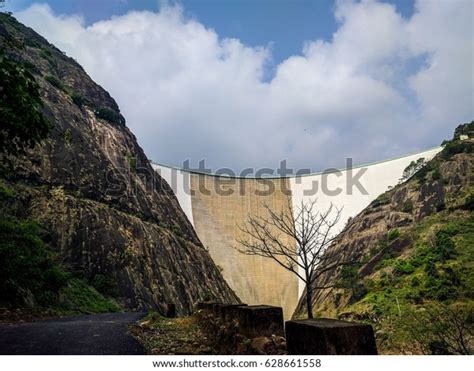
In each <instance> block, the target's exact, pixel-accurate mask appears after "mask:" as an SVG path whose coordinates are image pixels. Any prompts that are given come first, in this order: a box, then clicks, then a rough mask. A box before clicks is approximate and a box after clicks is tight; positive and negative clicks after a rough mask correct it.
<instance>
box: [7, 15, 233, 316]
mask: <svg viewBox="0 0 474 371" xmlns="http://www.w3.org/2000/svg"><path fill="white" fill-rule="evenodd" d="M0 49H1V50H4V51H5V53H6V54H7V55H8V56H9V58H12V59H14V60H16V61H17V62H18V63H20V64H22V65H23V66H25V68H27V69H29V70H30V72H31V73H32V74H33V75H34V77H35V79H36V81H37V83H38V84H39V88H40V94H41V97H42V100H43V102H44V108H43V113H44V115H45V116H46V117H47V119H48V120H49V121H50V122H51V123H52V125H53V128H52V130H51V132H50V134H49V136H48V138H47V139H46V140H45V141H43V143H42V144H41V145H40V146H36V147H35V148H34V150H30V151H29V152H28V154H27V156H23V157H18V158H14V159H12V161H13V167H14V171H10V172H8V171H3V174H2V178H3V179H4V180H3V182H4V186H5V187H7V188H9V189H11V190H12V192H14V194H15V197H13V198H12V197H10V198H8V201H5V202H3V203H2V206H1V207H2V211H3V212H4V213H9V214H11V215H14V216H15V217H21V218H29V219H32V220H34V221H37V222H39V223H40V224H41V225H42V226H43V227H44V229H45V231H46V234H47V241H48V244H49V246H50V247H51V248H52V250H54V251H55V252H57V253H58V254H59V256H60V260H61V263H62V265H63V266H64V267H65V268H66V269H67V270H68V271H70V272H73V273H74V274H75V275H79V276H81V277H85V279H87V280H88V281H90V282H93V281H94V280H95V279H96V278H97V277H99V278H104V277H105V280H106V281H107V282H110V283H111V285H113V286H114V292H115V296H116V298H117V299H118V300H119V301H120V302H121V303H122V304H123V305H124V306H125V307H127V308H147V307H153V308H155V309H158V310H164V307H165V304H166V303H175V304H176V308H177V312H178V313H179V314H184V313H188V312H190V311H191V309H192V306H193V305H194V303H195V302H197V301H198V300H202V299H203V298H205V297H208V296H213V297H215V298H216V299H219V300H221V301H228V302H236V301H237V300H238V299H237V298H236V296H235V294H234V293H233V292H232V290H231V289H230V288H229V287H228V285H227V284H226V283H225V281H224V280H223V278H222V276H221V274H220V272H219V270H218V269H217V268H216V266H215V265H214V263H213V262H212V260H211V258H210V256H209V254H208V252H207V251H206V250H205V249H204V247H203V246H202V244H201V242H200V241H199V239H198V238H197V236H196V234H195V232H194V230H193V228H192V226H191V224H190V223H189V221H188V220H187V218H186V216H185V215H184V213H183V212H182V210H181V209H180V207H179V204H178V202H177V199H176V198H175V196H174V195H173V192H172V191H171V189H170V188H169V186H168V185H167V184H166V182H164V181H163V180H162V179H161V178H160V177H159V176H158V175H157V174H156V173H155V172H154V171H153V169H152V168H151V166H150V164H149V161H148V159H147V158H146V156H145V154H144V153H143V150H142V149H141V148H140V146H139V145H138V143H137V141H136V138H135V136H134V135H133V134H132V133H131V132H130V130H129V129H128V128H127V127H126V126H125V120H124V118H123V117H122V115H121V114H120V111H119V109H118V106H117V104H116V103H115V101H114V100H113V99H112V98H111V97H110V95H109V94H108V93H107V92H106V91H105V90H104V89H102V88H101V87H100V86H98V85H97V84H95V83H94V82H93V81H92V80H91V78H90V77H89V76H88V75H87V74H86V73H85V72H84V70H83V69H82V67H81V66H79V65H78V64H77V63H76V62H75V61H74V60H73V59H71V58H68V57H66V56H65V55H64V54H63V53H62V52H61V51H59V50H58V49H57V48H55V47H54V46H52V45H51V44H49V43H48V42H47V41H46V40H45V39H44V38H42V37H41V36H39V35H38V34H37V33H35V32H34V31H33V30H31V29H29V28H27V27H25V26H23V25H22V24H20V23H18V22H17V21H16V20H15V19H14V18H13V17H12V16H10V15H7V14H1V13H0Z"/></svg>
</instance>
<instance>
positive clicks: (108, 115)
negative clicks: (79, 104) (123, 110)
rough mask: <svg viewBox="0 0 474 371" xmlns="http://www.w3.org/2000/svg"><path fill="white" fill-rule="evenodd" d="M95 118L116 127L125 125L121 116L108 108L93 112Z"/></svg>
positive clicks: (100, 108) (97, 109)
mask: <svg viewBox="0 0 474 371" xmlns="http://www.w3.org/2000/svg"><path fill="white" fill-rule="evenodd" d="M94 113H95V115H96V117H97V118H99V119H102V120H105V121H108V122H110V123H111V124H116V125H125V120H124V118H123V117H122V115H121V114H120V113H118V112H116V111H114V110H112V109H110V108H107V107H99V108H96V109H95V110H94Z"/></svg>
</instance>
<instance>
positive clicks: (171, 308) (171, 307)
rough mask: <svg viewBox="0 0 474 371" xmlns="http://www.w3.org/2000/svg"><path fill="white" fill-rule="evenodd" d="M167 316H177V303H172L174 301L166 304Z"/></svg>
mask: <svg viewBox="0 0 474 371" xmlns="http://www.w3.org/2000/svg"><path fill="white" fill-rule="evenodd" d="M165 317H168V318H175V317H176V305H175V304H172V303H169V304H166V313H165Z"/></svg>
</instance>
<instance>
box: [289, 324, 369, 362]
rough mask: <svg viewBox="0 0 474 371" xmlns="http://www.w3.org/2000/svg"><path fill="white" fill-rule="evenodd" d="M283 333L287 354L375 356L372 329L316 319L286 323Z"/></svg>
mask: <svg viewBox="0 0 474 371" xmlns="http://www.w3.org/2000/svg"><path fill="white" fill-rule="evenodd" d="M285 332H286V342H287V346H288V354H293V355H308V354H317V355H371V354H377V346H376V345H375V337H374V331H373V329H372V326H371V325H365V324H360V323H354V322H347V321H339V320H334V319H327V318H319V319H308V320H297V321H287V322H286V324H285Z"/></svg>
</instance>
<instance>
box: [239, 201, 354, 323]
mask: <svg viewBox="0 0 474 371" xmlns="http://www.w3.org/2000/svg"><path fill="white" fill-rule="evenodd" d="M264 208H265V210H266V214H267V215H265V216H249V217H248V220H247V224H246V225H245V226H243V227H241V228H240V229H241V231H242V232H243V233H244V235H245V237H244V238H243V239H240V240H238V243H239V246H238V247H237V250H238V251H239V252H241V253H243V254H246V255H257V256H262V257H265V258H271V259H273V260H275V261H276V262H277V263H278V264H279V265H281V266H282V267H283V268H285V269H287V270H289V271H290V272H292V273H294V274H295V275H296V276H298V277H299V278H300V279H301V280H302V281H303V282H304V283H305V285H306V307H307V310H308V318H313V307H312V301H311V298H312V296H313V291H314V290H319V289H325V288H329V287H333V285H331V286H324V287H315V286H314V283H315V281H316V279H317V278H318V277H320V276H321V275H322V274H323V273H325V272H327V271H330V270H335V269H336V268H337V267H338V266H340V265H343V264H346V263H345V262H343V261H341V259H340V257H338V256H335V255H334V254H328V253H327V251H326V250H327V248H328V247H329V246H330V245H331V243H332V242H333V241H334V239H335V238H336V236H337V233H335V230H334V229H335V226H336V224H337V223H338V221H339V219H340V218H341V209H338V208H337V207H335V206H334V205H333V204H331V205H330V206H329V207H328V208H327V209H326V210H325V211H320V210H318V209H317V208H316V200H313V201H308V202H303V201H302V202H301V204H300V205H299V206H298V207H297V208H296V209H293V207H292V205H291V199H288V209H286V208H284V209H282V210H279V211H275V210H273V209H272V208H270V207H269V206H268V205H264Z"/></svg>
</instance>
